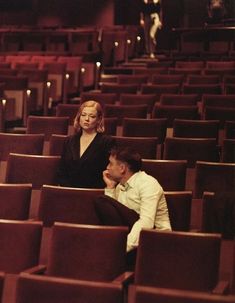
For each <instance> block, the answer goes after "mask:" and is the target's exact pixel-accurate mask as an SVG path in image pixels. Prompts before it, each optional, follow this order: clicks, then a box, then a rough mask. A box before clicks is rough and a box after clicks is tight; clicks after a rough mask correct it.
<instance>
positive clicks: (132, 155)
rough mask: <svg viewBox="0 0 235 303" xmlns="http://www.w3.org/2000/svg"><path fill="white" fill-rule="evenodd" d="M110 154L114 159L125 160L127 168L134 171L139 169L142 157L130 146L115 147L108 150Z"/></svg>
mask: <svg viewBox="0 0 235 303" xmlns="http://www.w3.org/2000/svg"><path fill="white" fill-rule="evenodd" d="M110 154H111V156H113V157H115V158H116V160H118V161H121V162H125V163H127V164H128V166H129V169H130V170H131V171H132V172H133V173H136V172H138V171H139V170H140V169H141V166H142V159H141V156H140V154H139V153H138V152H137V151H136V150H134V149H133V148H130V147H124V148H123V147H115V148H113V149H112V150H111V152H110Z"/></svg>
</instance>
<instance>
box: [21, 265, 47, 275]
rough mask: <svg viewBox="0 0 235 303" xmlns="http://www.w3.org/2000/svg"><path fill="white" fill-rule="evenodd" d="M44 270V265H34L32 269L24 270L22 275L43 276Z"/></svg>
mask: <svg viewBox="0 0 235 303" xmlns="http://www.w3.org/2000/svg"><path fill="white" fill-rule="evenodd" d="M45 270H46V265H36V266H34V267H31V268H28V269H26V270H24V271H23V272H24V273H27V274H44V272H45Z"/></svg>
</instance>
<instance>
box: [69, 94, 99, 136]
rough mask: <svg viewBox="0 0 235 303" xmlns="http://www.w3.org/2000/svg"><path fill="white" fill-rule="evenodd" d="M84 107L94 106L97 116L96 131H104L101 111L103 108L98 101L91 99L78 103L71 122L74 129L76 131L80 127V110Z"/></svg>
mask: <svg viewBox="0 0 235 303" xmlns="http://www.w3.org/2000/svg"><path fill="white" fill-rule="evenodd" d="M85 107H94V108H95V109H96V111H97V117H98V121H97V126H96V131H97V133H103V132H104V112H103V109H102V106H101V105H100V103H98V102H96V101H93V100H89V101H86V102H83V103H82V104H81V105H80V107H79V110H78V113H77V115H76V117H75V119H74V123H73V127H74V129H75V130H76V131H77V132H78V131H79V130H80V129H81V126H80V123H79V122H80V117H81V114H82V111H83V109H84V108H85Z"/></svg>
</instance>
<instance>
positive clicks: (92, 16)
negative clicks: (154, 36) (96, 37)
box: [0, 0, 235, 30]
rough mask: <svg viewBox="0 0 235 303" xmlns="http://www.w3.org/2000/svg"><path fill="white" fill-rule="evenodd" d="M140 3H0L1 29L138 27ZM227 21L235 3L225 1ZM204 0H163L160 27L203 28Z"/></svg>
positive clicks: (105, 0)
mask: <svg viewBox="0 0 235 303" xmlns="http://www.w3.org/2000/svg"><path fill="white" fill-rule="evenodd" d="M141 1H142V0H0V26H1V25H17V26H24V25H31V26H32V25H33V26H37V25H41V26H52V27H57V26H65V27H66V26H67V27H71V26H72V27H76V26H94V25H96V26H112V25H116V24H117V25H120V24H124V25H135V24H139V12H140V9H139V8H140V2H141ZM224 1H225V2H226V4H227V6H228V14H227V18H229V19H231V21H234V19H235V1H234V0H224ZM206 4H207V0H197V1H196V0H162V6H163V25H164V28H165V29H167V30H169V29H171V28H172V27H200V26H203V25H204V23H205V19H206V14H207V5H206Z"/></svg>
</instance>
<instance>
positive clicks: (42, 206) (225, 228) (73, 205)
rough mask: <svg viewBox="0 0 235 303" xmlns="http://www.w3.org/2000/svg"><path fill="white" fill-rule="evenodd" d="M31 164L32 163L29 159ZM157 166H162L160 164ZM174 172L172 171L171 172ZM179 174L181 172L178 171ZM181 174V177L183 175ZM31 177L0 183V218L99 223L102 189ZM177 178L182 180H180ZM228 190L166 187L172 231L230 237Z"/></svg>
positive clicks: (229, 199) (231, 224)
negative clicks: (96, 201)
mask: <svg viewBox="0 0 235 303" xmlns="http://www.w3.org/2000/svg"><path fill="white" fill-rule="evenodd" d="M44 162H45V161H44ZM47 162H48V161H47ZM41 163H42V162H41ZM31 164H34V163H32V162H31ZM177 164H178V166H180V165H181V166H182V165H183V164H182V163H173V165H171V163H168V166H169V167H170V168H171V169H172V171H173V170H174V167H177ZM162 166H164V165H162ZM159 167H160V169H161V164H160V165H159ZM178 170H179V169H178ZM181 170H182V168H181ZM24 172H25V171H24ZM46 172H47V173H50V170H49V169H46ZM176 174H177V173H176V172H174V175H176ZM178 175H179V176H180V173H179V172H178ZM181 175H183V173H181ZM28 177H30V176H28ZM165 177H166V173H165ZM176 177H177V176H176ZM180 177H181V178H183V177H182V176H180ZM41 178H42V174H41ZM34 179H36V178H34ZM34 179H33V178H32V179H31V180H30V181H31V182H32V183H25V182H27V181H28V182H29V179H27V180H26V181H25V180H20V179H19V178H18V179H16V178H15V179H14V180H12V179H11V178H9V179H7V180H6V181H7V183H2V184H1V185H0V192H1V198H0V205H1V211H0V218H1V219H7V220H28V219H34V220H39V221H41V222H42V223H43V226H45V227H51V226H52V225H53V224H54V223H55V222H67V223H74V224H92V225H95V224H100V220H99V218H98V217H97V215H96V211H95V206H94V199H95V198H97V197H98V196H101V195H103V194H104V191H103V189H81V188H66V187H60V186H57V185H45V184H53V182H52V181H53V180H50V179H49V178H48V177H47V179H46V178H44V179H41V180H40V179H39V178H37V181H38V182H41V184H39V183H35V180H34ZM160 179H161V178H160ZM172 179H173V178H171V180H172ZM180 181H181V182H183V180H180ZM180 181H178V182H180ZM159 182H160V181H159ZM36 191H37V192H38V200H36V198H35V197H36V196H35V192H36ZM228 193H229V192H227V193H226V192H222V194H221V196H219V195H218V194H217V193H216V194H215V193H213V192H208V191H204V192H202V194H201V196H199V197H198V199H197V200H196V199H195V198H194V197H193V193H192V191H186V190H185V189H184V188H180V187H179V189H178V188H177V189H176V190H175V189H172V188H169V190H166V191H165V196H166V201H167V205H168V209H169V217H170V221H171V226H172V229H173V231H187V232H188V231H191V230H197V231H201V232H205V233H213V232H214V233H215V232H218V233H221V234H222V235H223V237H224V238H226V239H233V238H234V223H233V220H234V215H233V214H232V203H231V200H232V198H234V196H232V195H231V197H230V196H229V194H228ZM230 193H231V191H230ZM219 199H223V201H219ZM195 201H197V202H196V203H198V205H200V206H198V205H197V211H198V212H200V214H196V216H197V217H196V216H195V211H194V209H193V208H194V207H195ZM218 201H219V204H218ZM229 205H230V206H229ZM200 208H201V209H200ZM223 208H224V209H226V208H227V209H229V208H231V214H228V213H227V214H226V213H225V212H223ZM200 216H201V218H200Z"/></svg>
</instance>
